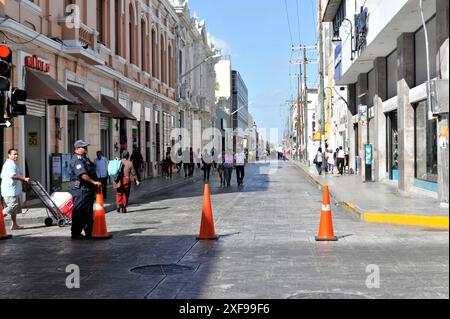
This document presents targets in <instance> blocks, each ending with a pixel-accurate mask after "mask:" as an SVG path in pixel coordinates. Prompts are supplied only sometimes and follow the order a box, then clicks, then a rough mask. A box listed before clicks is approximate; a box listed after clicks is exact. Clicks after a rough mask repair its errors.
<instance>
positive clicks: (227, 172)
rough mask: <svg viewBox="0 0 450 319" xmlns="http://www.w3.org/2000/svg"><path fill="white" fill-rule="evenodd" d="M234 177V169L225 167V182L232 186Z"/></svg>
mask: <svg viewBox="0 0 450 319" xmlns="http://www.w3.org/2000/svg"><path fill="white" fill-rule="evenodd" d="M232 176H233V167H225V180H226V182H227V185H228V186H230V185H231V177H232Z"/></svg>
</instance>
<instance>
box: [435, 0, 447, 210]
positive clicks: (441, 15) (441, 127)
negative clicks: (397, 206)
mask: <svg viewBox="0 0 450 319" xmlns="http://www.w3.org/2000/svg"><path fill="white" fill-rule="evenodd" d="M448 7H449V1H448V0H436V26H437V30H436V31H437V36H436V40H437V46H436V47H437V50H438V52H437V59H436V61H437V69H438V70H437V71H438V72H437V74H438V77H439V78H440V79H446V80H448V79H449V65H448V56H449V45H448V44H449V31H448V28H449V23H448V22H449V21H448V20H449V15H448V13H449V12H448V11H449V10H448ZM448 117H449V115H448V111H447V113H445V114H441V116H440V117H439V121H438V198H439V200H440V202H441V203H442V204H443V205H444V206H447V207H448V203H449V194H448V192H449V186H448V183H449V172H448V167H449V151H448V148H449V141H448V124H449V123H448V120H449V118H448Z"/></svg>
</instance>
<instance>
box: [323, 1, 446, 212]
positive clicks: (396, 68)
mask: <svg viewBox="0 0 450 319" xmlns="http://www.w3.org/2000/svg"><path fill="white" fill-rule="evenodd" d="M322 4H323V17H322V20H323V21H324V22H326V23H330V27H331V31H332V33H333V36H332V38H334V40H335V42H334V48H335V57H334V59H333V60H334V61H333V62H332V63H333V64H334V71H333V72H334V75H335V76H334V78H335V85H338V86H347V87H348V94H347V102H348V112H349V113H348V118H350V116H351V118H352V121H351V122H350V123H348V129H347V133H346V139H347V140H348V143H347V145H348V146H349V148H350V149H349V155H350V166H351V167H352V168H357V167H356V166H357V165H356V164H357V163H358V159H361V160H362V165H361V173H362V175H363V176H364V178H365V179H373V180H374V181H377V182H378V181H383V180H392V181H393V182H395V183H398V188H399V190H400V191H403V192H409V191H410V190H412V189H413V188H414V187H417V188H421V189H425V190H428V191H430V192H431V194H434V195H435V196H436V197H439V199H440V200H441V202H443V203H447V204H448V151H447V150H446V149H447V147H448V76H449V75H448V34H449V32H448V7H449V2H448V0H424V1H423V15H424V20H425V21H426V26H427V29H428V38H429V42H428V43H429V57H430V58H429V62H430V73H431V74H430V75H431V78H432V79H433V78H435V79H437V80H439V81H441V82H439V83H438V85H440V84H441V83H442V80H446V81H447V82H444V85H443V86H442V87H443V88H444V89H439V90H437V91H434V90H433V91H432V92H437V93H438V95H437V97H436V98H437V99H438V100H439V102H437V103H433V104H432V107H429V103H428V102H427V98H428V95H427V58H426V56H427V54H426V41H425V32H424V28H423V24H422V18H421V9H420V1H419V0H396V1H389V0H365V1H362V0H357V1H346V0H329V1H322ZM329 38H330V37H328V39H329ZM334 62H336V63H334ZM442 96H444V97H443V98H442ZM434 105H437V107H436V108H435V107H434ZM432 109H433V112H431V111H432ZM366 144H370V145H371V146H372V147H373V152H372V153H373V162H372V174H366V169H365V164H366V156H365V155H366V148H365V146H366ZM369 154H370V153H369ZM369 154H367V155H369ZM369 163H370V161H367V164H369ZM369 172H370V171H369V170H367V173H369ZM366 175H367V176H366ZM369 175H371V176H369Z"/></svg>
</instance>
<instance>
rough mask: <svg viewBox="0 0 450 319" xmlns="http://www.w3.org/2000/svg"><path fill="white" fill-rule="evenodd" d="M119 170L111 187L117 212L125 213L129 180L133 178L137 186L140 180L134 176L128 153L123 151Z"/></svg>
mask: <svg viewBox="0 0 450 319" xmlns="http://www.w3.org/2000/svg"><path fill="white" fill-rule="evenodd" d="M120 162H121V165H120V172H119V174H118V176H117V178H116V180H115V181H114V184H113V187H114V189H115V190H116V204H117V212H118V213H123V214H126V213H127V206H128V202H129V199H130V192H131V182H132V180H133V179H134V180H135V181H136V185H137V186H139V184H140V181H139V180H138V179H137V178H136V177H137V176H136V171H135V170H134V166H133V163H132V162H131V161H130V153H128V152H125V153H123V155H122V160H121V161H120Z"/></svg>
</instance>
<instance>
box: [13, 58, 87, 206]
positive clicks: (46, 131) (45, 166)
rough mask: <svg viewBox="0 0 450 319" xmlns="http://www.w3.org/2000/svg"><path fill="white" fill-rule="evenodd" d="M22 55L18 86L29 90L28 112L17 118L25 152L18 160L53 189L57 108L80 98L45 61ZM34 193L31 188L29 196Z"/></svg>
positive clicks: (58, 132)
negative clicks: (62, 82) (53, 74)
mask: <svg viewBox="0 0 450 319" xmlns="http://www.w3.org/2000/svg"><path fill="white" fill-rule="evenodd" d="M19 56H20V57H21V59H20V61H22V64H21V65H19V79H23V81H22V82H19V87H21V88H23V89H25V90H26V91H27V101H26V102H25V104H26V106H27V115H25V116H20V117H19V118H18V124H19V125H18V127H19V153H20V154H24V156H23V157H21V158H20V159H19V164H20V166H21V168H22V169H23V171H24V172H25V173H26V174H27V176H29V177H30V178H32V179H33V180H36V181H39V182H40V183H41V184H42V185H43V186H44V187H45V188H46V189H48V190H51V186H52V166H51V154H52V153H54V152H55V151H57V150H58V145H59V141H60V140H61V138H62V135H61V122H60V121H61V118H60V114H59V113H58V110H60V107H61V106H63V105H78V104H79V103H80V102H79V100H78V99H77V98H76V97H75V96H74V95H72V94H71V93H70V92H69V91H67V90H66V89H65V88H64V87H63V86H61V85H60V84H59V83H58V82H57V81H56V80H55V79H53V78H52V77H51V76H50V75H49V73H50V65H49V64H48V63H47V62H46V61H44V60H42V59H40V58H38V57H36V56H31V55H29V54H26V53H25V52H21V53H20V54H19ZM33 196H34V194H32V193H31V192H28V193H27V198H26V199H27V200H29V199H31V198H33Z"/></svg>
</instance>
